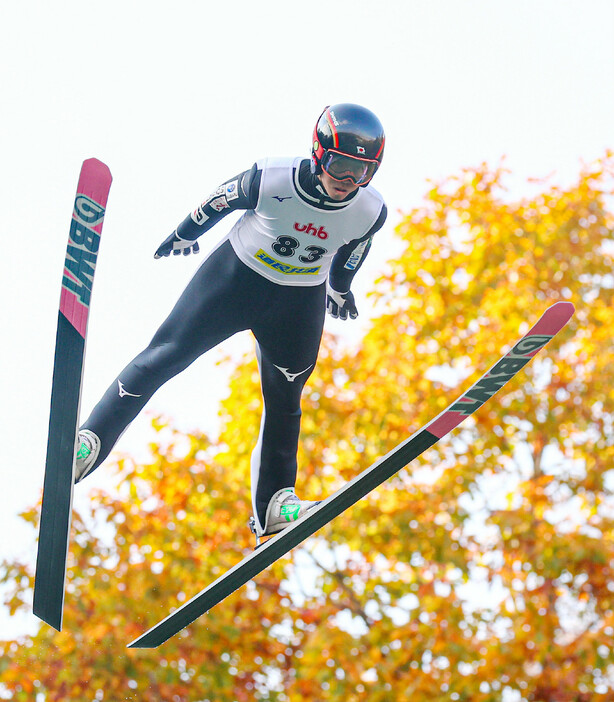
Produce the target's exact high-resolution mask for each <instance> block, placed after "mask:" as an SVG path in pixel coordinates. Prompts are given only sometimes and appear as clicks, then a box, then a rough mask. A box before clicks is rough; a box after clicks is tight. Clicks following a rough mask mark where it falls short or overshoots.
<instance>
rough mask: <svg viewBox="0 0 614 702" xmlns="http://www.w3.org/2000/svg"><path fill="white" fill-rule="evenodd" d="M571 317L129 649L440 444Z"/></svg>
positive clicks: (157, 640)
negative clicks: (439, 442)
mask: <svg viewBox="0 0 614 702" xmlns="http://www.w3.org/2000/svg"><path fill="white" fill-rule="evenodd" d="M573 313H574V306H573V305H572V304H571V303H570V302H557V303H556V304H554V305H552V306H551V307H549V308H548V309H547V310H546V312H544V314H543V315H542V317H541V318H540V319H539V321H537V322H536V324H535V325H534V326H533V327H532V328H531V329H530V330H529V331H528V332H527V333H526V334H525V335H524V336H523V337H522V338H521V339H520V340H519V341H517V342H516V344H515V345H514V347H513V348H512V349H511V350H510V351H508V352H507V353H506V354H504V355H503V356H502V357H501V358H500V359H499V361H497V363H495V365H494V366H492V368H490V370H488V371H487V372H486V373H485V374H484V375H483V376H482V377H481V378H480V379H479V380H478V381H477V382H476V383H474V384H473V385H472V386H471V387H470V388H469V390H467V391H466V392H465V393H464V394H463V395H462V396H461V397H460V398H459V399H458V400H456V401H455V402H453V403H452V404H451V405H450V406H449V407H448V408H447V409H445V410H444V411H443V412H441V413H440V414H439V415H438V416H437V417H435V418H434V419H433V420H431V421H430V422H429V423H428V424H426V425H425V426H424V427H422V428H421V429H419V430H418V431H417V432H416V433H414V434H413V435H412V436H411V437H409V438H408V439H406V440H405V441H403V442H402V443H400V444H399V445H398V446H397V447H396V448H394V449H392V451H390V452H389V453H388V454H387V455H386V456H384V457H383V458H380V459H379V460H378V461H376V462H375V463H374V464H373V465H372V466H370V467H369V468H366V469H365V470H364V471H362V473H360V474H359V475H357V476H356V477H355V478H354V479H352V480H351V481H349V482H348V483H347V484H346V485H344V486H343V487H342V488H341V489H339V490H338V491H337V492H336V493H334V494H333V495H331V496H330V497H328V498H327V499H326V500H324V501H322V502H321V503H320V504H319V505H317V506H316V507H313V508H312V509H310V510H309V512H307V514H305V515H304V516H303V517H301V519H299V520H298V521H296V522H295V523H294V524H292V525H291V526H288V527H286V529H284V530H283V531H282V532H280V533H279V534H277V535H275V536H273V537H272V538H271V539H269V540H268V541H267V542H266V543H264V544H263V545H262V546H260V547H259V548H258V549H256V550H255V551H254V552H253V553H251V554H250V555H248V556H246V557H245V558H244V559H243V560H242V561H240V562H239V563H238V564H237V565H236V566H234V567H233V568H231V569H230V570H229V571H227V572H226V573H225V574H224V575H222V576H221V577H220V578H218V579H217V580H216V581H215V582H213V583H212V584H211V585H209V586H208V587H206V588H205V589H204V590H202V591H201V592H200V593H198V594H197V595H195V596H194V597H193V598H192V599H191V600H189V601H188V602H186V603H185V604H184V605H182V606H181V607H179V608H178V609H176V610H175V611H174V612H172V613H171V614H170V615H169V616H168V617H166V619H163V620H162V621H160V622H159V623H158V624H156V625H155V626H154V627H152V628H151V629H149V630H148V631H146V632H145V633H143V634H142V635H141V636H139V637H138V638H136V639H135V640H134V641H132V643H130V644H129V645H128V646H129V648H155V647H157V646H159V645H160V644H162V643H164V642H165V641H166V640H167V639H169V638H170V637H171V636H173V635H175V634H176V633H177V632H179V631H180V630H181V629H183V628H185V627H186V626H188V625H189V624H191V623H192V622H193V621H195V620H196V619H197V618H198V617H200V616H201V615H202V614H204V613H205V612H208V611H209V610H210V609H211V608H212V607H213V606H214V605H216V604H218V603H219V602H221V601H222V600H223V599H224V598H225V597H227V596H228V595H230V594H231V593H232V592H234V591H235V590H237V589H238V588H239V587H241V585H244V584H245V583H247V582H248V581H249V580H251V579H252V578H253V577H254V576H256V575H257V574H258V573H260V572H261V571H263V570H264V569H265V568H267V567H268V566H270V565H271V564H272V563H273V562H275V561H276V560H277V559H279V558H281V557H282V556H283V555H284V554H286V553H287V552H288V551H290V550H291V549H293V548H294V547H295V546H297V545H298V544H300V543H301V542H302V541H304V540H305V539H306V538H307V537H309V536H311V535H312V534H314V533H315V532H316V531H317V530H318V529H320V528H321V527H323V526H324V525H325V524H327V523H328V522H330V521H331V520H332V519H334V518H335V517H336V516H338V515H339V514H341V513H342V512H343V511H345V510H346V509H347V508H348V507H351V506H352V505H353V504H355V503H356V502H357V501H358V500H360V499H361V498H363V497H364V496H365V495H367V494H368V493H369V492H371V490H373V489H374V488H376V487H378V486H379V485H380V484H381V483H383V482H384V481H385V480H387V479H388V478H390V477H392V476H393V475H394V474H395V473H397V472H398V471H399V470H401V468H404V467H405V466H406V465H407V464H408V463H410V462H411V461H413V460H414V459H415V458H417V457H418V456H420V455H421V454H422V453H424V452H425V451H426V450H427V449H429V448H430V447H431V446H433V445H434V444H436V443H437V442H438V441H439V440H440V439H442V438H443V437H444V436H445V435H446V434H448V433H449V432H450V431H452V429H454V428H455V427H457V426H458V425H459V424H460V423H461V422H462V421H463V420H464V419H466V418H467V417H469V416H470V415H472V414H473V413H474V412H475V411H476V410H478V409H479V408H480V407H481V406H482V405H483V404H484V403H485V402H487V401H488V400H489V399H490V398H491V397H492V396H493V395H494V394H495V393H496V392H497V391H498V390H500V389H501V388H502V387H503V386H504V385H505V384H506V383H507V382H508V381H509V380H511V379H512V378H513V377H514V376H515V375H516V374H517V373H518V372H519V371H520V370H521V369H522V368H523V367H524V366H525V365H526V364H527V363H528V362H529V361H530V360H531V359H532V358H533V357H534V356H535V355H536V354H537V353H538V351H540V350H541V349H542V348H543V347H544V346H545V345H546V344H547V343H548V342H549V341H550V340H551V339H552V338H553V337H554V336H555V335H556V334H558V332H559V331H560V330H561V329H562V328H563V327H564V326H565V325H566V324H567V322H568V321H569V320H570V318H571V316H572V315H573Z"/></svg>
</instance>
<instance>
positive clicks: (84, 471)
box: [75, 429, 100, 484]
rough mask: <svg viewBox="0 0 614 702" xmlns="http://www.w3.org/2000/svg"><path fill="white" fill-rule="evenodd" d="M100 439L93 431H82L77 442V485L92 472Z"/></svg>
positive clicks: (98, 450)
mask: <svg viewBox="0 0 614 702" xmlns="http://www.w3.org/2000/svg"><path fill="white" fill-rule="evenodd" d="M99 453H100V439H99V438H98V437H97V436H96V434H94V432H93V431H89V430H88V429H82V430H81V431H80V432H79V439H78V442H77V460H76V464H75V484H76V483H78V482H79V481H80V480H83V478H85V476H86V475H89V473H91V472H92V470H93V468H94V464H95V463H96V459H97V458H98V454H99Z"/></svg>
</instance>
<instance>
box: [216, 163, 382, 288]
mask: <svg viewBox="0 0 614 702" xmlns="http://www.w3.org/2000/svg"><path fill="white" fill-rule="evenodd" d="M301 160H302V159H301V158H300V157H299V158H295V159H292V158H284V159H264V160H262V161H259V162H258V164H257V165H258V168H260V169H262V179H261V182H260V196H259V199H258V204H257V205H256V208H255V209H254V210H248V211H247V212H246V213H245V214H244V215H243V216H242V217H241V218H240V219H239V220H238V221H237V222H236V224H235V225H234V226H233V228H232V229H231V230H230V232H229V233H228V239H229V240H230V243H231V244H232V247H233V249H234V251H235V253H236V254H237V256H238V257H239V258H240V259H241V261H243V263H245V265H246V266H249V267H250V268H252V269H253V270H255V271H256V272H257V273H259V274H260V275H262V276H264V277H265V278H268V279H269V280H272V281H273V282H275V283H280V284H281V285H299V286H302V285H319V284H320V283H322V282H324V281H325V280H326V278H327V276H328V271H329V268H330V265H331V262H332V260H333V257H334V255H335V253H336V252H337V250H338V249H339V248H340V247H341V246H343V245H344V244H347V243H349V242H350V241H352V240H354V239H360V238H361V237H362V236H364V235H365V234H366V233H367V232H368V231H369V229H371V227H372V226H373V224H374V223H375V222H376V220H377V218H378V217H379V215H380V212H381V210H382V206H383V204H384V201H383V198H382V196H381V195H380V194H379V193H378V192H377V191H376V190H374V189H373V188H372V187H371V186H370V185H369V186H367V187H366V188H360V189H359V190H358V192H357V193H356V195H355V197H354V198H353V199H352V200H351V201H350V202H349V203H348V204H347V205H345V206H344V207H340V208H339V209H337V210H332V211H327V210H321V209H319V208H318V207H315V206H313V205H310V204H308V203H306V202H305V201H304V200H303V199H301V197H300V196H299V195H298V193H297V190H296V186H295V184H294V181H293V178H292V174H293V168H296V169H298V167H299V164H300V162H301Z"/></svg>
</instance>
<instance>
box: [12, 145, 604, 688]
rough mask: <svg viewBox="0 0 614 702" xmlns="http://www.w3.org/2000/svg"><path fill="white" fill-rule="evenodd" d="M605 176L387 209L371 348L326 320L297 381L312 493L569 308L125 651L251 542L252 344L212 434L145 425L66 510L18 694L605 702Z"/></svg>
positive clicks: (23, 603)
mask: <svg viewBox="0 0 614 702" xmlns="http://www.w3.org/2000/svg"><path fill="white" fill-rule="evenodd" d="M613 175H614V156H613V155H612V154H607V155H606V156H605V157H604V158H603V159H601V161H599V162H598V163H596V164H592V165H590V166H587V167H586V168H585V169H584V170H583V171H582V172H581V173H580V175H579V178H578V181H577V183H575V184H573V185H572V186H570V187H569V188H565V189H564V188H561V187H558V186H553V185H549V184H548V183H540V184H539V187H538V188H537V189H538V190H539V192H536V194H534V195H533V196H531V197H527V198H525V199H522V200H514V199H513V198H511V197H510V196H509V195H508V194H507V193H506V191H505V187H504V186H505V179H506V172H505V171H504V170H503V169H502V168H499V169H495V170H492V169H490V168H489V167H487V166H486V165H482V166H480V167H478V168H475V169H466V170H465V171H463V172H462V173H460V174H459V175H458V176H455V177H452V178H448V179H447V180H445V181H443V182H441V183H435V184H433V185H432V187H431V189H430V190H429V192H428V193H427V195H426V196H425V200H424V202H423V203H422V205H421V206H420V207H418V208H416V209H413V210H409V211H408V212H407V213H405V214H404V215H403V216H402V218H401V220H400V222H399V223H398V226H397V227H396V234H397V236H398V238H399V239H400V240H401V241H402V242H403V243H404V250H403V252H402V253H401V255H399V257H398V258H397V259H396V260H394V261H391V262H390V264H389V267H388V269H387V270H388V271H389V272H387V273H386V274H384V275H382V277H381V278H380V279H379V280H378V281H376V283H375V287H374V290H373V295H374V300H375V302H376V310H377V314H376V316H375V318H374V319H373V320H372V323H371V325H370V327H369V329H368V331H367V333H366V335H365V337H364V338H363V339H362V340H361V342H360V344H359V346H358V347H357V348H352V349H347V348H346V347H344V346H342V345H341V344H340V343H339V342H338V341H337V339H335V338H334V337H332V336H330V335H325V338H324V341H323V347H322V352H321V355H320V359H319V362H318V366H317V369H316V372H315V373H314V375H313V376H312V378H311V379H310V381H309V383H308V386H307V388H306V389H305V393H304V403H303V432H302V439H301V446H300V455H299V459H300V473H299V484H298V489H299V492H300V493H301V494H302V495H304V496H305V497H306V498H319V497H321V496H323V495H326V494H329V493H330V492H332V491H333V490H335V489H336V488H337V487H338V486H339V485H340V484H342V482H343V481H346V480H349V479H350V478H352V477H353V476H355V475H356V474H357V473H358V472H359V471H361V470H362V469H364V468H366V467H367V466H368V465H370V463H372V462H373V460H375V459H376V458H378V457H379V456H381V455H383V454H385V453H386V452H388V451H389V450H390V449H392V448H393V447H394V446H395V445H396V444H397V443H398V442H399V441H401V440H402V439H403V438H405V437H407V436H408V435H409V434H411V433H412V432H413V431H414V430H415V429H417V428H418V427H419V426H421V425H422V424H424V423H425V422H427V421H428V420H430V419H432V418H433V417H434V416H436V415H437V414H438V413H439V412H440V411H441V410H442V409H443V408H444V407H445V406H446V405H447V404H448V403H449V402H450V401H451V400H453V399H454V398H455V397H457V396H458V394H459V388H455V387H453V386H454V385H455V384H460V385H461V386H463V387H465V386H466V385H467V384H468V383H469V382H470V381H471V380H472V379H476V378H477V377H479V375H481V374H482V373H483V372H484V371H485V370H486V369H487V368H488V367H490V366H491V365H492V363H493V362H494V361H495V360H496V359H497V358H498V356H499V355H500V352H501V351H502V350H503V349H504V348H506V346H507V345H508V344H509V343H510V342H512V341H514V340H515V339H516V338H517V337H518V333H519V331H521V332H523V331H526V329H527V328H528V325H529V324H530V323H531V322H532V321H533V320H535V319H537V318H538V317H539V316H540V315H541V313H542V312H543V310H544V309H545V308H546V307H547V306H549V305H550V304H552V303H553V302H556V301H557V300H572V301H573V302H574V304H575V305H576V307H577V310H578V311H577V314H576V316H575V317H574V319H573V320H572V322H571V323H570V324H569V325H568V328H567V329H566V330H565V332H564V333H563V334H561V335H560V338H559V337H557V339H556V341H555V342H553V343H552V344H550V345H549V346H548V347H547V349H546V350H545V351H544V352H543V354H542V355H541V357H539V358H537V359H536V360H535V361H534V362H532V364H530V365H529V366H528V367H527V368H526V369H525V370H524V371H523V372H522V373H521V374H519V376H518V377H517V378H516V379H515V380H514V381H513V382H511V383H510V384H509V386H508V387H506V388H505V389H504V390H503V391H501V393H499V394H498V395H497V396H496V398H494V399H493V400H492V401H491V402H489V403H488V404H487V405H485V406H484V407H483V408H482V409H481V410H479V412H478V413H477V414H476V415H475V417H474V418H472V420H470V421H467V422H466V423H465V425H463V427H462V428H461V429H459V430H456V431H455V432H454V433H453V435H452V436H451V437H447V438H446V439H445V440H444V441H442V442H441V443H440V444H438V445H437V446H436V447H435V448H433V449H431V450H430V451H429V452H428V453H427V455H425V456H423V457H422V458H421V460H419V461H415V462H414V463H413V464H412V465H410V466H408V467H407V468H405V469H403V470H402V471H400V472H399V474H397V475H396V476H395V477H394V478H392V479H391V480H389V481H388V482H387V483H386V484H385V485H383V486H381V487H380V488H379V489H377V490H376V491H374V493H372V494H371V495H369V496H368V497H367V498H365V499H364V500H361V501H360V502H359V503H358V504H356V505H355V506H354V507H353V508H352V509H350V510H348V511H347V512H346V513H345V514H343V515H341V516H340V517H338V518H337V519H335V520H334V521H333V522H332V523H331V524H329V525H328V526H327V527H326V528H324V529H322V530H321V531H320V532H319V533H318V534H317V535H316V537H314V538H313V539H311V540H309V541H308V542H307V544H305V545H304V547H303V548H301V549H297V550H296V551H295V553H294V554H292V555H291V556H290V557H289V558H287V559H283V560H282V561H280V562H278V563H276V564H275V565H274V566H272V567H271V568H270V569H268V570H267V571H266V572H265V573H263V574H261V575H260V576H259V577H258V578H257V579H256V581H255V583H252V584H250V585H249V586H247V587H244V588H242V589H241V590H240V591H239V592H237V593H235V594H234V595H232V596H231V597H229V598H228V599H227V600H226V601H225V602H224V603H222V604H221V605H219V606H217V607H215V608H214V609H213V610H212V611H211V612H210V613H208V614H207V615H206V616H204V617H203V618H202V619H201V620H199V621H197V622H196V623H195V624H194V625H192V626H190V627H189V628H188V629H187V630H186V631H184V632H182V633H181V634H180V635H178V636H176V637H174V638H173V639H172V640H171V641H169V642H168V643H167V644H165V645H164V646H163V647H162V648H160V649H159V650H155V651H133V650H129V651H128V650H126V649H125V648H124V647H125V644H126V643H127V642H128V641H130V640H132V639H133V638H135V637H136V636H138V635H139V634H140V633H141V632H142V631H144V630H145V629H146V628H148V627H149V626H151V625H152V624H153V623H155V622H156V621H158V620H159V619H160V618H162V617H163V616H165V615H166V614H167V613H168V611H169V609H170V608H171V607H173V606H177V605H179V604H181V603H183V602H185V601H186V599H187V598H189V597H191V596H192V595H194V594H196V593H197V592H198V591H199V590H200V589H202V587H204V586H205V585H206V584H208V583H209V582H211V581H212V580H213V579H215V578H216V577H217V576H218V575H220V574H221V573H222V572H224V571H225V570H227V569H228V568H230V567H232V566H233V565H234V564H235V563H236V562H237V561H239V560H240V559H241V558H242V557H243V556H244V555H245V554H247V553H249V551H250V549H251V548H252V539H251V535H250V534H249V532H248V530H247V527H246V520H247V517H248V515H249V512H250V497H249V486H248V483H247V480H248V476H249V457H250V453H251V450H252V447H253V445H254V442H255V440H256V436H257V432H258V425H259V416H260V409H261V398H260V390H259V386H258V375H257V369H256V365H255V362H254V361H253V360H252V359H247V360H245V362H242V363H240V364H238V365H237V367H236V368H235V369H234V372H233V377H232V380H231V384H230V395H229V397H228V398H227V399H226V400H225V401H224V402H223V403H222V406H221V409H220V419H221V422H222V430H221V433H220V436H219V438H218V439H215V440H214V439H212V438H211V437H207V436H205V435H200V434H194V435H193V436H183V435H181V434H179V433H177V432H175V431H173V430H172V429H171V428H170V422H167V421H165V420H164V419H158V420H156V421H155V422H154V429H155V430H156V441H155V443H152V446H151V450H152V458H151V462H150V463H149V464H148V465H134V464H133V463H132V462H131V461H130V460H128V459H126V460H125V461H123V462H120V464H119V466H118V479H119V492H118V494H117V495H109V494H106V493H97V494H95V495H93V496H92V513H91V514H87V515H85V516H84V517H81V515H75V518H74V534H73V538H72V547H71V549H72V551H71V553H72V556H71V565H70V570H69V587H68V594H67V600H66V615H65V631H64V632H63V633H62V634H57V633H54V632H52V631H51V630H50V629H48V628H47V627H46V626H41V628H40V630H39V631H38V632H37V633H36V634H35V635H33V636H24V637H22V638H21V639H20V640H19V641H18V642H11V641H6V642H3V643H2V644H1V645H2V659H1V661H0V674H1V675H2V681H3V684H4V686H5V688H6V689H7V690H8V691H9V692H10V693H11V694H12V695H13V696H14V699H17V700H20V699H32V691H36V692H39V693H41V694H42V695H43V696H44V699H45V700H64V699H74V700H81V699H83V700H86V699H87V700H91V699H104V700H107V699H109V700H119V699H135V700H136V699H138V700H139V701H140V702H150V701H151V702H153V701H154V700H155V701H157V700H177V701H178V702H183V701H186V702H187V701H188V700H189V701H193V700H197V699H198V700H204V699H210V700H215V702H224V701H225V700H229V701H230V700H257V699H263V700H264V699H267V700H280V701H281V700H284V699H285V700H295V699H303V700H314V701H315V700H344V702H362V701H363V700H364V701H366V700H368V701H369V702H373V701H375V702H378V701H380V700H381V701H382V702H384V701H386V702H387V701H388V700H392V699H394V700H401V699H416V700H423V699H429V700H433V701H434V702H437V701H441V702H444V701H445V702H447V701H448V700H450V699H459V700H471V702H499V701H500V700H501V699H502V696H503V695H504V691H506V690H507V691H508V692H513V691H515V692H518V693H520V694H521V695H522V698H523V699H527V700H534V701H535V702H538V701H544V702H545V701H546V700H555V699H556V700H559V701H563V700H565V701H566V700H569V701H571V700H574V701H575V702H584V701H588V700H593V699H606V697H603V696H597V693H598V690H601V691H603V686H606V687H607V685H608V684H610V683H608V682H607V678H606V677H605V676H606V675H607V670H608V668H609V667H611V666H612V665H613V664H614V654H613V652H612V651H613V648H612V646H611V641H612V636H613V634H614V614H613V612H614V592H613V591H612V586H611V583H612V582H614V572H613V571H614V514H613V507H614V505H613V498H612V490H613V488H614V477H613V470H612V469H613V466H614V426H613V422H614V377H613V376H614V345H613V344H612V337H613V332H614V304H613V303H614V300H613V294H614V246H613V242H612V232H613V231H614V214H613V212H612V210H611V204H612V199H611V198H612V194H613V188H612V183H613V180H612V176H613ZM533 187H534V188H535V186H533ZM609 208H610V209H609ZM24 519H25V520H26V521H28V522H29V523H31V524H32V525H33V526H34V525H35V524H36V510H32V511H31V512H29V513H27V514H25V515H24ZM102 523H104V526H105V528H104V529H101V528H100V527H101V526H102ZM91 524H96V526H95V527H94V528H91V527H90V526H88V525H91ZM2 574H3V577H2V582H3V583H4V584H5V585H7V588H5V590H6V597H5V600H6V603H7V606H9V607H10V609H11V611H17V610H19V609H22V608H24V607H28V606H29V604H28V602H29V596H30V591H31V587H32V564H22V563H4V564H3V567H2ZM600 685H601V686H602V687H599V686H600ZM98 691H100V692H98ZM599 694H601V693H599ZM607 694H608V695H610V697H609V698H608V699H610V698H612V695H613V691H612V689H611V687H610V688H608V692H607ZM96 695H98V696H96ZM101 695H102V696H101ZM453 695H454V696H453Z"/></svg>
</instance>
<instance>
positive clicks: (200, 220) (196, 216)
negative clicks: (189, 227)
mask: <svg viewBox="0 0 614 702" xmlns="http://www.w3.org/2000/svg"><path fill="white" fill-rule="evenodd" d="M208 219H209V217H207V215H206V214H205V213H204V211H203V205H200V206H199V207H197V208H196V209H195V210H194V212H192V221H193V222H194V223H195V224H204V223H205V222H206V221H207V220H208Z"/></svg>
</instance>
